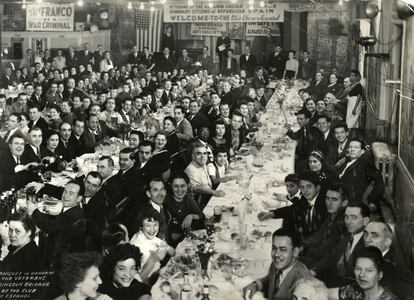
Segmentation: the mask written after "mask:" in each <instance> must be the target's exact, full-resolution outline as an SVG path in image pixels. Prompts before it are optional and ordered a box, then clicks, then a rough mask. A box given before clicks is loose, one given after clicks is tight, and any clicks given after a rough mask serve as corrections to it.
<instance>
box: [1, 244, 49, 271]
mask: <svg viewBox="0 0 414 300" xmlns="http://www.w3.org/2000/svg"><path fill="white" fill-rule="evenodd" d="M14 250H15V247H13V246H9V254H8V255H7V256H6V257H5V258H4V259H3V261H1V262H0V270H2V271H3V272H39V271H42V270H43V263H42V260H41V259H40V257H41V252H40V250H39V247H37V245H36V243H35V242H34V241H31V242H29V243H28V244H27V245H25V246H24V247H23V248H21V249H20V250H19V251H17V252H16V253H15V254H13V251H14Z"/></svg>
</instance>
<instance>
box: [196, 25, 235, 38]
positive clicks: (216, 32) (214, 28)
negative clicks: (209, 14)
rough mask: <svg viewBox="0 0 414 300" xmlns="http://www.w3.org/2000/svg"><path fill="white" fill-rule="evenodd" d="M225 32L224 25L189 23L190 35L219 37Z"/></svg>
mask: <svg viewBox="0 0 414 300" xmlns="http://www.w3.org/2000/svg"><path fill="white" fill-rule="evenodd" d="M222 31H227V28H226V23H191V35H209V36H221V32H222Z"/></svg>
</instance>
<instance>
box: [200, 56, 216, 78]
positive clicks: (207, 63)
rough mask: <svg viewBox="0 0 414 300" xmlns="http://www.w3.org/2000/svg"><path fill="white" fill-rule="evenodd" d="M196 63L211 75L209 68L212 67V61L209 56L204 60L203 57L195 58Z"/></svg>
mask: <svg viewBox="0 0 414 300" xmlns="http://www.w3.org/2000/svg"><path fill="white" fill-rule="evenodd" d="M197 61H198V62H200V63H201V67H202V68H203V69H207V71H208V73H209V74H210V73H211V67H212V65H213V59H212V58H211V56H210V55H207V56H206V57H205V58H204V57H203V55H199V56H198V57H197Z"/></svg>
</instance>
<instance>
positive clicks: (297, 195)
mask: <svg viewBox="0 0 414 300" xmlns="http://www.w3.org/2000/svg"><path fill="white" fill-rule="evenodd" d="M295 197H297V198H299V199H300V197H302V195H301V193H300V189H299V190H298V191H297V192H296V194H294V195H293V196H289V195H287V198H288V200H290V199H293V198H295Z"/></svg>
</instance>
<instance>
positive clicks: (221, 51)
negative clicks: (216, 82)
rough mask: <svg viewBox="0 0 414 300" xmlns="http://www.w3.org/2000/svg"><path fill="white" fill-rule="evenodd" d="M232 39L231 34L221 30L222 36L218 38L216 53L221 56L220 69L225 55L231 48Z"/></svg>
mask: <svg viewBox="0 0 414 300" xmlns="http://www.w3.org/2000/svg"><path fill="white" fill-rule="evenodd" d="M230 45H231V40H230V37H229V35H228V34H227V33H226V32H225V31H222V32H221V36H219V37H218V38H217V43H216V54H217V55H218V57H219V70H221V69H222V67H223V66H222V65H223V60H224V59H225V56H226V55H227V50H228V49H229V48H230Z"/></svg>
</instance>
